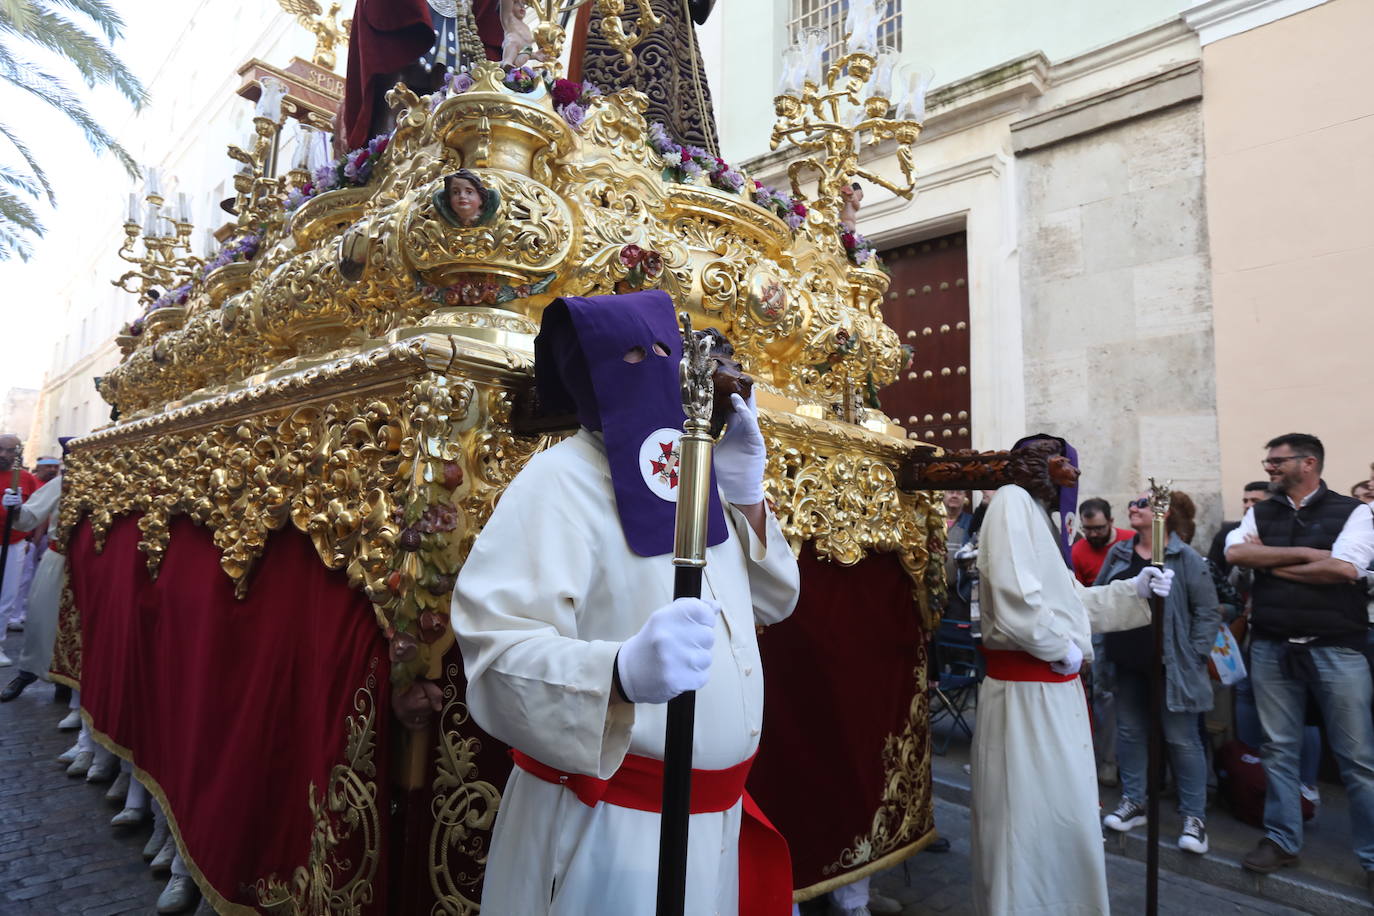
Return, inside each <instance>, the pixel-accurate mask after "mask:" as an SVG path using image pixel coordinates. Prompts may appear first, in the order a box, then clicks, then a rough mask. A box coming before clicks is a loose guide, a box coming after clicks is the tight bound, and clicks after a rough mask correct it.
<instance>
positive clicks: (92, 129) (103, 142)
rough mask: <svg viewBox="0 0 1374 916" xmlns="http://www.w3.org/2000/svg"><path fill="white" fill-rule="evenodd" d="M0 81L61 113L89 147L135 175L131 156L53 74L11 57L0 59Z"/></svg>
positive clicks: (136, 175) (135, 164)
mask: <svg viewBox="0 0 1374 916" xmlns="http://www.w3.org/2000/svg"><path fill="white" fill-rule="evenodd" d="M0 80H3V81H5V82H7V83H9V84H10V85H12V86H15V87H17V88H19V89H23V90H24V91H25V92H27V93H29V94H30V95H32V96H34V97H35V98H38V99H42V100H43V102H45V103H46V104H48V105H51V106H52V107H53V108H56V109H57V110H58V111H60V112H62V113H63V114H64V115H66V116H67V117H68V118H70V119H71V121H72V122H73V123H75V124H76V126H77V127H80V128H81V130H82V132H84V133H85V134H86V142H87V143H89V144H90V145H91V149H93V150H95V151H96V152H108V153H110V154H111V155H113V156H114V157H115V158H116V159H118V160H119V161H120V164H122V165H123V166H124V170H125V171H126V172H128V173H129V175H130V176H131V177H134V178H137V177H138V175H139V170H138V163H136V162H135V161H134V157H133V156H130V155H129V152H128V150H126V149H124V147H123V146H121V145H120V144H119V142H118V141H117V140H115V138H114V137H112V136H110V134H109V133H108V132H107V131H106V130H105V128H104V127H101V126H100V122H98V121H96V119H95V118H94V117H92V116H91V113H90V112H89V111H87V110H86V106H84V105H82V104H81V101H80V100H79V99H77V97H76V96H74V95H72V93H71V91H70V90H68V89H67V87H66V85H65V84H64V83H63V82H62V81H61V80H60V79H58V78H57V77H56V76H54V75H52V74H51V73H47V72H45V71H43V70H40V69H38V68H37V67H31V66H25V65H23V64H22V63H20V62H18V61H14V60H11V61H10V62H9V63H4V62H0Z"/></svg>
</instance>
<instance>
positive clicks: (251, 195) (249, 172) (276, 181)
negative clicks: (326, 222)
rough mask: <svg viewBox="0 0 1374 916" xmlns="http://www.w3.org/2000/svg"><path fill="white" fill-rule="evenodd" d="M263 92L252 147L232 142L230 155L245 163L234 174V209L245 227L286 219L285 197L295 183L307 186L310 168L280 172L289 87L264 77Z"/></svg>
mask: <svg viewBox="0 0 1374 916" xmlns="http://www.w3.org/2000/svg"><path fill="white" fill-rule="evenodd" d="M260 84H261V89H262V91H261V94H260V95H259V96H258V104H257V109H256V111H255V113H254V115H253V135H252V137H251V138H250V139H249V144H250V146H251V147H252V148H251V150H245V149H244V148H243V147H241V146H236V145H234V144H232V143H231V144H230V145H229V158H230V159H233V160H234V161H235V162H239V163H242V165H243V168H241V169H240V170H239V171H238V173H237V174H235V175H234V192H235V200H234V212H235V213H236V214H237V215H238V225H239V227H240V228H241V229H249V228H252V227H255V226H277V225H280V224H281V222H282V220H283V219H284V216H285V214H284V211H283V208H282V197H283V195H284V194H285V193H286V192H287V190H289V189H290V188H291V187H296V188H300V187H303V186H304V185H305V184H306V182H307V181H309V180H310V175H309V172H307V171H306V170H304V169H301V168H294V169H292V170H291V171H290V172H288V173H287V174H286V175H285V176H284V177H278V176H277V174H276V153H277V138H278V136H279V135H280V133H281V126H282V100H283V99H284V98H285V96H286V87H285V86H284V85H283V84H282V83H281V82H280V81H279V80H277V79H274V78H273V77H270V76H269V77H264V78H263V79H262V80H261V83H260Z"/></svg>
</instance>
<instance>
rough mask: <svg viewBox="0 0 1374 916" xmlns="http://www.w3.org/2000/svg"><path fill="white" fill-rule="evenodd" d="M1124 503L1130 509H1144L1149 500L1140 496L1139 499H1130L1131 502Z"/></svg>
mask: <svg viewBox="0 0 1374 916" xmlns="http://www.w3.org/2000/svg"><path fill="white" fill-rule="evenodd" d="M1126 505H1127V506H1129V507H1130V508H1132V509H1144V508H1146V507H1147V506H1149V505H1150V500H1149V499H1147V498H1146V497H1144V496H1142V497H1140V499H1136V500H1132V501H1131V502H1128V503H1126Z"/></svg>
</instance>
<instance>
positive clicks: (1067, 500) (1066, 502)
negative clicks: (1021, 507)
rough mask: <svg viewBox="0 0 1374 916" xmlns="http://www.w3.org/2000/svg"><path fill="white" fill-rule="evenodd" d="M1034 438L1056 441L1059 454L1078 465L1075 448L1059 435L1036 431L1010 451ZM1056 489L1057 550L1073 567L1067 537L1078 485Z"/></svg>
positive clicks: (1076, 504)
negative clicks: (1057, 514) (1057, 509)
mask: <svg viewBox="0 0 1374 916" xmlns="http://www.w3.org/2000/svg"><path fill="white" fill-rule="evenodd" d="M1036 439H1049V440H1050V441H1051V442H1058V443H1059V445H1060V449H1061V454H1063V455H1064V457H1066V458H1068V459H1069V463H1070V464H1072V465H1073V466H1074V467H1075V468H1076V467H1078V451H1077V449H1075V448H1074V447H1073V446H1072V445H1069V443H1068V441H1067V440H1065V439H1063V438H1062V437H1060V436H1051V435H1047V434H1045V433H1036V434H1035V435H1033V436H1026V437H1025V438H1023V439H1017V440H1016V444H1015V445H1013V446H1012V447H1011V448H1012V451H1015V450H1016V449H1018V448H1020V447H1021V446H1023V445H1025V444H1026V443H1028V442H1034V441H1035V440H1036ZM1058 490H1059V550H1060V552H1061V553H1063V554H1064V563H1065V564H1067V565H1068V567H1069V569H1073V560H1072V559H1071V558H1070V548H1071V546H1072V545H1071V544H1070V542H1069V538H1070V536H1071V535H1072V533H1073V522H1074V518H1075V517H1076V516H1077V513H1078V487H1077V486H1076V485H1075V486H1072V487H1058Z"/></svg>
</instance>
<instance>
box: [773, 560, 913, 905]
mask: <svg viewBox="0 0 1374 916" xmlns="http://www.w3.org/2000/svg"><path fill="white" fill-rule="evenodd" d="M799 563H800V566H801V598H800V600H799V602H798V604H797V609H796V611H795V612H794V613H793V614H792V616H791V617H789V618H788V619H787V620H785V621H783V622H782V623H780V624H777V625H776V626H771V627H769V628H768V629H767V630H765V631H764V633H763V635H762V636H760V637H759V649H760V652H761V654H762V657H763V667H764V691H765V694H764V696H765V699H764V715H763V737H762V744H761V745H760V748H759V756H758V759H757V760H756V761H755V762H754V769H753V771H752V772H751V773H750V776H749V791H750V793H752V794H753V796H754V798H755V800H757V801H758V803H759V806H760V807H761V808H762V809H763V811H764V812H765V813H766V814H767V815H768V817H769V818H770V819H772V821H773V823H774V824H775V825H776V826H777V828H778V829H779V830H780V831H781V832H782V834H783V836H784V837H786V838H787V842H788V845H789V847H790V848H791V853H792V873H793V886H794V887H796V888H798V889H804V888H810V887H813V886H814V885H816V884H819V883H821V882H823V881H829V880H832V879H834V878H836V877H839V876H841V875H843V874H845V873H846V872H848V871H851V870H852V868H850V867H845V866H839V864H838V863H839V862H840V859H841V856H842V854H843V853H844V852H845V850H846V849H853V848H854V847H855V843H856V840H858V839H859V838H861V837H867V836H869V834H870V833H871V831H872V826H873V815H874V812H876V811H877V810H878V808H879V807H880V805H881V804H882V799H883V789H884V785H885V782H886V773H885V768H884V764H883V746H884V743H885V742H886V740H887V738H888V736H889V735H901V734H902V733H903V731H904V730H905V729H906V728H907V725H908V721H909V719H910V715H911V704H912V700H913V698H914V697H915V696H916V693H917V691H919V690H921V689H923V688H924V685H923V684H918V683H917V681H916V678H915V674H914V672H915V670H916V666H917V665H918V664H919V663H920V662H921V660H922V659H923V658H924V651H925V650H924V639H925V636H924V633H923V630H922V627H921V622H920V610H919V608H918V606H917V605H916V602H915V600H914V598H913V597H912V594H911V579H910V577H908V576H907V574H906V573H905V572H904V571H903V570H902V567H901V563H900V562H899V561H898V559H897V558H896V557H895V556H894V555H892V554H879V555H875V556H870V557H868V558H866V559H864V560H862V561H861V562H859V563H858V564H857V565H855V566H840V565H839V564H837V563H831V562H828V561H824V560H821V559H819V558H818V557H817V556H816V554H815V552H814V551H813V550H812V549H811V548H810V547H809V546H808V547H807V548H805V549H804V550H803V552H802V555H801V558H800V560H799ZM927 742H928V734H927V732H926V723H925V722H924V721H922V722H920V723H919V729H918V730H917V732H916V734H915V747H916V749H917V753H916V755H915V756H916V759H918V760H919V759H922V758H924V756H925V749H926V744H927ZM923 778H928V774H927V775H926V776H924V777H923ZM928 789H929V786H928V784H927V785H926V786H925V787H924V792H923V799H921V800H917V804H918V805H919V806H921V807H924V808H925V809H926V810H925V812H924V813H923V814H922V818H924V819H925V822H926V823H925V825H924V826H923V827H920V828H918V829H920V831H921V832H922V833H923V832H924V831H925V830H928V829H930V827H929V798H930V796H929V794H928ZM909 801H910V800H909ZM916 839H919V833H918V835H917V836H912V837H910V838H909V841H914V840H916ZM860 867H861V866H860Z"/></svg>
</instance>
